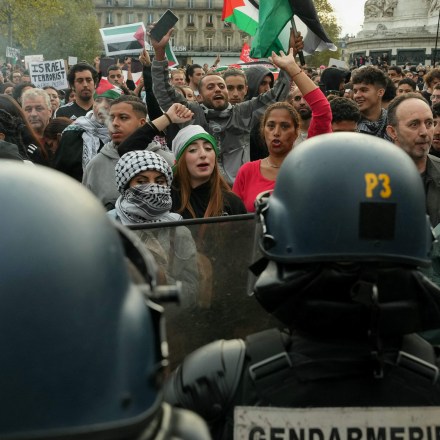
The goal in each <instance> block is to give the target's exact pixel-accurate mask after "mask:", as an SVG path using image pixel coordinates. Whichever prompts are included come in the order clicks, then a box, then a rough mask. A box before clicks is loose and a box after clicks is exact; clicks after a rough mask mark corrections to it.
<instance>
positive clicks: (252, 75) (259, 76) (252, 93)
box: [245, 66, 274, 161]
mask: <svg viewBox="0 0 440 440" xmlns="http://www.w3.org/2000/svg"><path fill="white" fill-rule="evenodd" d="M245 73H246V78H247V83H248V93H247V96H246V99H247V100H249V99H252V98H255V97H256V96H258V95H259V93H258V88H259V87H260V84H261V82H262V81H263V79H264V78H265V77H266V76H268V75H269V76H270V77H271V78H272V83H273V82H274V77H273V73H272V72H271V71H270V70H269V69H268V68H267V67H265V66H252V67H250V68H249V69H246V71H245ZM262 117H263V115H259V116H255V117H254V118H253V120H252V122H251V124H252V129H251V138H250V140H251V143H250V145H251V148H250V158H251V161H254V160H258V159H264V158H265V157H267V156H268V155H269V152H268V150H267V146H266V142H265V141H264V139H262V138H261V135H260V122H261V118H262Z"/></svg>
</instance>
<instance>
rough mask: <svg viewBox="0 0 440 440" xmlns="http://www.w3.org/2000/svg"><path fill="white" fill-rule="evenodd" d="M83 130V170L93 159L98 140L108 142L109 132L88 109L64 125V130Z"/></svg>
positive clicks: (98, 144)
mask: <svg viewBox="0 0 440 440" xmlns="http://www.w3.org/2000/svg"><path fill="white" fill-rule="evenodd" d="M75 130H77V131H83V134H82V138H83V155H82V166H83V170H84V169H85V168H86V165H87V164H88V163H89V162H90V160H91V159H93V158H94V157H95V156H96V154H97V153H98V151H99V147H100V142H99V141H101V142H102V143H103V144H106V143H107V142H110V133H109V131H108V128H107V127H106V126H105V125H103V124H101V123H100V122H98V120H97V119H96V118H95V115H94V114H93V110H90V111H89V112H88V113H87V114H86V115H85V116H81V117H80V118H78V119H76V120H75V122H73V123H72V124H70V125H69V126H67V127H66V129H65V130H64V131H75Z"/></svg>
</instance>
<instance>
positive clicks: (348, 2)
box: [329, 0, 366, 36]
mask: <svg viewBox="0 0 440 440" xmlns="http://www.w3.org/2000/svg"><path fill="white" fill-rule="evenodd" d="M365 2H366V0H329V3H330V4H331V5H332V6H333V9H334V11H335V13H336V17H337V18H338V24H339V26H341V27H342V33H341V35H342V36H345V35H346V34H347V33H348V34H350V35H351V34H357V33H358V32H359V31H360V30H361V29H362V27H361V26H362V23H363V22H364V5H365Z"/></svg>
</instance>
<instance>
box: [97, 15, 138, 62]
mask: <svg viewBox="0 0 440 440" xmlns="http://www.w3.org/2000/svg"><path fill="white" fill-rule="evenodd" d="M99 32H100V33H101V37H102V41H103V43H104V47H105V54H106V55H107V56H115V55H131V54H138V53H139V52H140V51H141V50H142V49H143V47H144V45H145V41H144V40H145V26H144V24H143V23H142V22H139V23H132V24H126V25H123V26H114V27H110V28H102V29H100V30H99Z"/></svg>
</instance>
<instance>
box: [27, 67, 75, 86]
mask: <svg viewBox="0 0 440 440" xmlns="http://www.w3.org/2000/svg"><path fill="white" fill-rule="evenodd" d="M29 74H30V76H31V82H32V83H33V84H35V85H36V86H37V87H39V88H42V87H45V86H52V87H55V88H56V89H66V88H67V87H68V84H67V78H66V67H65V65H64V60H54V61H41V62H33V63H30V64H29Z"/></svg>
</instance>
